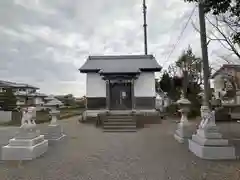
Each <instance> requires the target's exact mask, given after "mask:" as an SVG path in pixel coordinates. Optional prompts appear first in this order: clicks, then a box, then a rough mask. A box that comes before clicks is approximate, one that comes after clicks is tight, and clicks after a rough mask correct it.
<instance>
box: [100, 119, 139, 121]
mask: <svg viewBox="0 0 240 180" xmlns="http://www.w3.org/2000/svg"><path fill="white" fill-rule="evenodd" d="M104 122H136V121H135V120H133V119H105V120H104Z"/></svg>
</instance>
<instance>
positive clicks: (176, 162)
mask: <svg viewBox="0 0 240 180" xmlns="http://www.w3.org/2000/svg"><path fill="white" fill-rule="evenodd" d="M61 123H62V124H63V127H64V130H65V132H66V134H67V135H68V136H67V138H66V139H64V140H63V141H62V142H59V143H58V144H54V145H51V146H50V147H49V150H48V152H47V153H46V154H45V155H44V156H43V157H40V158H38V159H36V160H34V161H31V162H24V163H23V165H22V166H21V167H17V166H16V164H14V163H11V164H10V163H6V162H2V163H0V179H1V180H170V179H171V180H203V179H207V180H213V179H214V180H224V179H226V180H237V175H238V174H239V175H240V170H239V169H238V168H240V161H213V162H212V161H205V160H201V159H198V158H197V157H195V156H194V155H193V154H192V153H190V152H188V148H187V147H186V145H181V144H178V143H177V142H176V141H175V140H174V138H173V136H172V133H173V131H174V129H175V126H176V124H174V123H169V122H166V121H164V123H163V124H160V125H152V126H150V127H149V128H144V129H142V130H140V131H138V132H137V133H120V134H118V133H103V132H102V131H101V129H96V128H95V127H94V126H92V125H85V124H84V125H83V124H80V123H78V122H77V120H76V118H72V119H69V120H68V121H61ZM45 126H46V125H41V127H40V129H42V128H44V127H45ZM239 177H240V176H239Z"/></svg>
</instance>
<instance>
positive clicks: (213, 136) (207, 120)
mask: <svg viewBox="0 0 240 180" xmlns="http://www.w3.org/2000/svg"><path fill="white" fill-rule="evenodd" d="M201 116H202V121H201V123H200V125H199V129H198V130H197V134H194V135H193V136H192V139H191V140H189V150H190V151H191V152H193V153H194V154H195V155H196V156H198V157H200V158H202V159H210V160H214V159H215V160H222V159H236V155H235V148H234V147H233V146H230V145H229V142H228V140H227V139H223V138H222V134H221V133H220V132H219V129H218V127H217V126H216V124H215V111H212V112H211V111H210V110H209V108H208V106H202V107H201Z"/></svg>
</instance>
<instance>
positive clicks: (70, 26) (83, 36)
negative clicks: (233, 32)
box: [0, 0, 219, 96]
mask: <svg viewBox="0 0 240 180" xmlns="http://www.w3.org/2000/svg"><path fill="white" fill-rule="evenodd" d="M147 4H148V9H147V21H148V43H149V53H152V54H154V55H155V56H156V58H157V60H158V61H159V63H160V64H161V65H163V66H164V67H167V66H168V65H169V64H170V63H171V62H173V61H175V60H176V58H177V57H178V56H179V54H180V53H181V52H182V50H184V49H186V48H187V47H188V45H189V44H191V45H192V46H193V48H194V50H195V51H196V53H198V54H199V55H200V42H199V35H198V33H197V32H195V31H194V30H193V28H192V26H191V25H190V26H188V27H187V29H186V31H185V33H184V35H183V37H182V38H181V42H180V43H179V45H178V46H177V47H176V50H175V51H174V53H173V54H172V56H171V57H170V58H169V61H167V62H166V59H167V57H168V55H169V53H170V51H171V49H172V47H173V45H174V44H175V42H176V41H177V39H178V36H179V34H180V31H181V30H182V28H183V26H184V25H185V23H186V21H187V19H188V17H189V14H190V13H191V11H192V9H193V7H194V5H193V4H187V3H184V2H183V1H179V0H171V1H169V0H159V1H157V0H147ZM193 21H194V22H195V23H198V22H197V11H196V12H195V14H194V16H193ZM142 24H143V17H142V2H141V0H140V1H139V0H131V1H129V0H114V1H113V0H101V1H99V0H81V1H79V0H61V1H60V0H5V1H0V44H1V49H0V55H1V61H0V77H2V78H3V79H8V80H13V81H18V82H25V83H29V84H32V85H37V86H39V87H40V89H41V91H43V92H46V93H55V94H61V93H73V94H75V95H77V96H81V95H84V94H85V75H83V74H80V73H79V72H78V70H77V69H78V68H79V67H80V66H81V65H82V64H83V63H84V61H85V60H86V57H87V56H88V55H90V54H91V55H96V54H142V53H143V49H144V48H143V27H142ZM217 47H218V48H219V46H217ZM211 48H213V45H212V46H211ZM213 49H214V48H213ZM215 49H216V48H215ZM210 51H211V52H212V50H210ZM215 51H216V50H215ZM211 52H210V53H211Z"/></svg>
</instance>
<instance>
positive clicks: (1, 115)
mask: <svg viewBox="0 0 240 180" xmlns="http://www.w3.org/2000/svg"><path fill="white" fill-rule="evenodd" d="M11 120H12V111H0V123H7V122H10V121H11Z"/></svg>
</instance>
